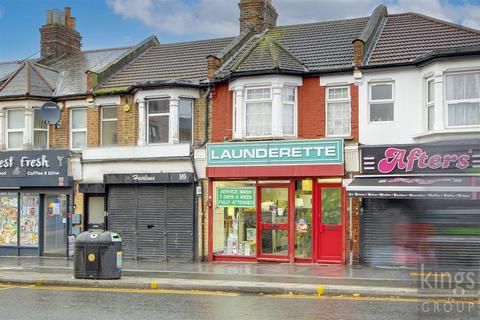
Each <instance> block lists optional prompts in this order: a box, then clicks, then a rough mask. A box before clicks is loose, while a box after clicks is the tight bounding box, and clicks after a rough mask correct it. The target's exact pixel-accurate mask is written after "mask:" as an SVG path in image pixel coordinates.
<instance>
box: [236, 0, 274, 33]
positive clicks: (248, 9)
mask: <svg viewBox="0 0 480 320" xmlns="http://www.w3.org/2000/svg"><path fill="white" fill-rule="evenodd" d="M238 6H239V7H240V33H242V32H243V31H244V30H245V29H247V28H251V29H253V31H254V32H255V33H262V32H263V31H265V30H266V29H272V28H275V27H276V25H277V18H278V14H277V11H276V10H275V8H274V7H273V5H272V0H240V3H239V4H238Z"/></svg>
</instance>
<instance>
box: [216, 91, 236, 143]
mask: <svg viewBox="0 0 480 320" xmlns="http://www.w3.org/2000/svg"><path fill="white" fill-rule="evenodd" d="M212 101H213V103H212V111H211V112H212V126H211V127H212V142H223V141H225V137H226V139H227V140H231V139H232V128H233V117H232V112H233V93H232V92H231V91H229V90H228V83H222V84H220V85H218V86H216V87H215V89H214V90H213V93H212Z"/></svg>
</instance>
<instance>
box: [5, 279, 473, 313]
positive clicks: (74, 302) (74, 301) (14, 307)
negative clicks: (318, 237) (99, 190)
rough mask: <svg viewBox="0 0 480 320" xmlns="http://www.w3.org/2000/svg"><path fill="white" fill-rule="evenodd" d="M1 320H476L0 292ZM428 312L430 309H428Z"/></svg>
mask: <svg viewBox="0 0 480 320" xmlns="http://www.w3.org/2000/svg"><path fill="white" fill-rule="evenodd" d="M0 299H1V301H2V303H1V304H0V315H2V316H1V318H2V319H9V320H20V319H21V320H29V319H36V320H37V319H39V320H43V319H48V320H56V319H62V320H63V319H69V320H77V319H78V320H80V319H81V320H84V319H115V320H124V319H142V320H149V319H175V320H178V319H195V320H197V319H227V320H235V319H242V320H248V319H275V320H280V319H302V320H309V319H315V320H319V319H352V320H353V319H371V320H374V319H382V320H383V319H402V320H408V319H433V318H435V319H455V318H457V319H467V320H468V319H478V317H479V314H478V305H476V309H472V310H471V312H470V313H464V314H462V315H460V316H453V315H452V313H451V312H439V313H436V314H434V313H433V312H427V313H421V306H420V303H419V302H416V301H412V300H407V299H403V300H402V299H397V300H387V299H384V300H382V299H368V298H365V299H355V298H348V299H343V298H341V297H338V298H325V299H320V298H304V297H294V296H280V297H276V296H261V295H235V294H229V293H225V294H224V293H205V294H203V293H200V292H170V293H166V292H149V293H146V292H143V291H140V290H137V291H114V290H113V289H112V291H101V292H99V291H94V290H93V289H92V290H88V289H85V288H83V289H82V288H63V289H62V288H48V287H31V288H18V287H1V288H0ZM432 310H433V309H432Z"/></svg>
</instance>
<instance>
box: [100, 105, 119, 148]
mask: <svg viewBox="0 0 480 320" xmlns="http://www.w3.org/2000/svg"><path fill="white" fill-rule="evenodd" d="M104 108H115V109H116V111H117V112H116V117H115V119H103V110H104ZM103 122H116V123H117V135H118V105H114V104H108V105H102V106H100V146H101V147H102V148H103V147H104V143H103ZM117 145H118V136H117V141H116V142H115V143H114V144H112V145H108V146H105V147H114V146H117Z"/></svg>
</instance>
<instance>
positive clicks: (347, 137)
mask: <svg viewBox="0 0 480 320" xmlns="http://www.w3.org/2000/svg"><path fill="white" fill-rule="evenodd" d="M325 139H343V140H355V138H354V137H353V136H325Z"/></svg>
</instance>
